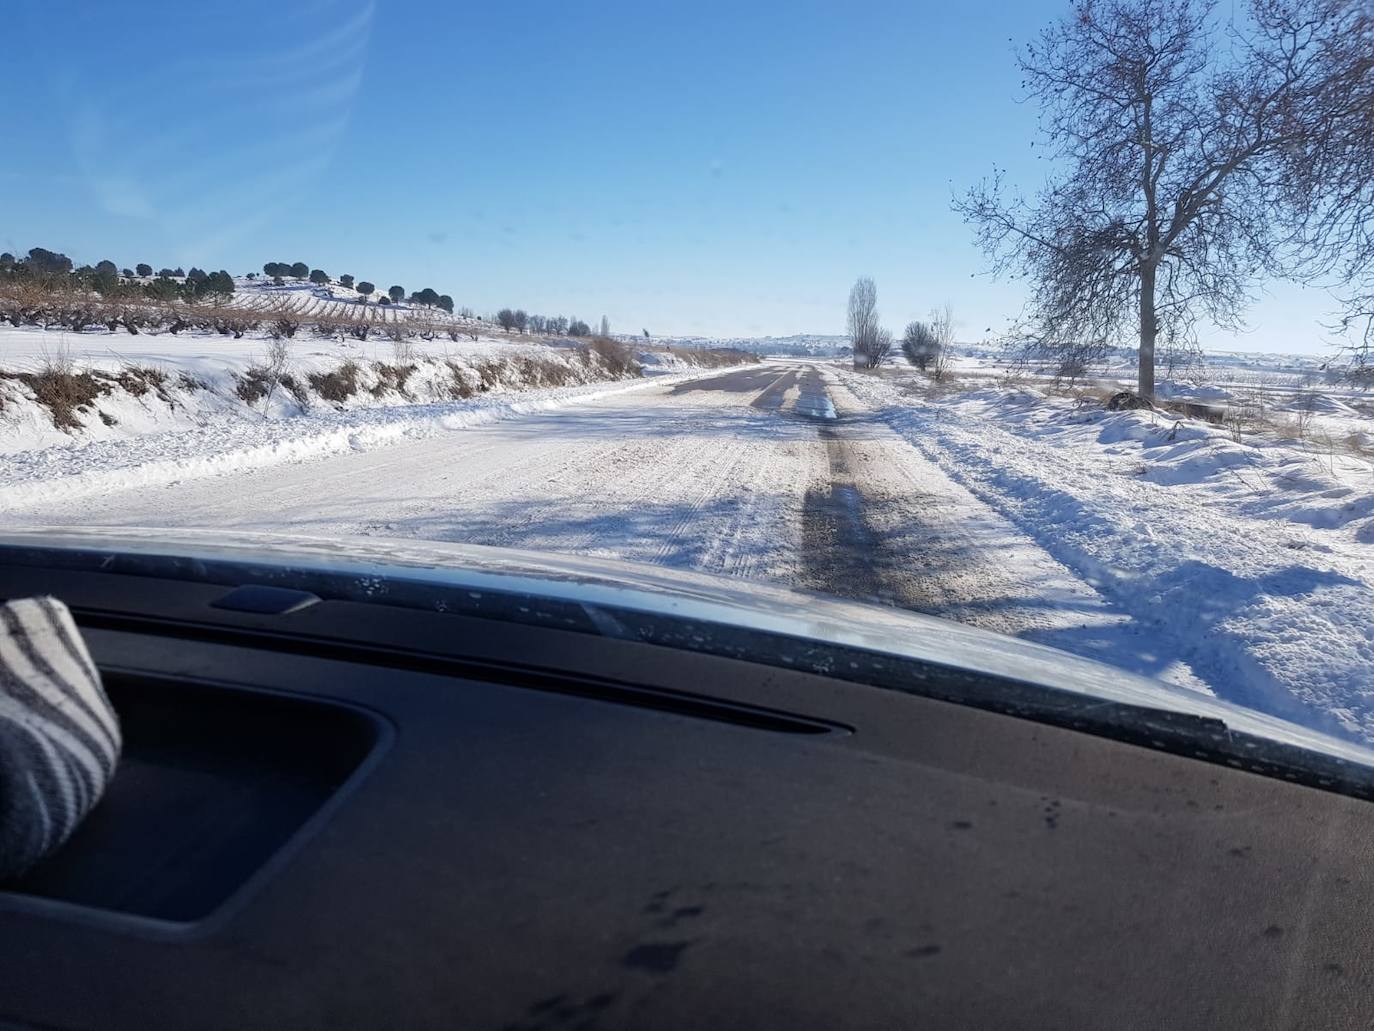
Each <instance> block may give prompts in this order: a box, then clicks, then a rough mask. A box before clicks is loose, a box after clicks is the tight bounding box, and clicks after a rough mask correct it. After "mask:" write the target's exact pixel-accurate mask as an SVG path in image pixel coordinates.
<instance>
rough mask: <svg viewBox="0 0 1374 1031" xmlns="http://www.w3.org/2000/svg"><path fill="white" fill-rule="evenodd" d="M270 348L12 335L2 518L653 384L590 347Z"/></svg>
mask: <svg viewBox="0 0 1374 1031" xmlns="http://www.w3.org/2000/svg"><path fill="white" fill-rule="evenodd" d="M116 343H118V344H122V345H124V346H126V347H129V348H130V349H129V350H127V351H124V352H123V353H116V352H115V351H113V350H112V345H114V344H116ZM130 345H137V347H138V349H137V350H134V349H133V347H131V346H130ZM268 347H269V341H267V340H266V339H263V338H258V339H250V338H245V339H243V340H231V339H229V338H224V337H217V336H208V335H203V334H202V335H195V334H189V335H183V336H180V337H172V338H168V337H160V338H156V339H152V340H149V339H145V338H143V337H139V338H130V337H114V336H113V335H112V334H108V333H102V334H99V335H96V334H71V333H48V332H44V331H42V330H28V331H18V332H16V331H8V332H4V333H0V511H9V510H16V509H21V508H23V507H25V506H28V505H32V504H35V503H41V502H51V501H53V500H59V499H68V498H78V497H81V496H83V495H88V494H90V493H92V492H102V491H108V490H113V489H116V488H119V487H129V486H140V485H142V486H146V485H151V484H156V483H169V482H174V481H178V480H185V479H195V478H199V477H204V476H211V475H219V474H222V473H228V472H234V471H238V470H243V469H250V468H260V467H263V466H267V465H275V464H278V463H282V462H298V461H305V460H309V459H313V458H319V457H323V456H326V455H331V454H338V453H341V452H345V451H356V450H369V449H372V448H376V447H381V446H384V445H386V444H388V443H391V442H393V441H396V440H398V439H401V438H417V437H425V436H430V435H433V434H436V433H442V432H447V431H449V430H454V429H461V428H464V427H467V426H473V425H477V424H480V423H486V422H491V421H493V420H497V419H505V418H510V417H513V416H517V415H522V414H526V413H528V412H532V411H538V410H542V409H546V408H550V407H556V406H559V405H565V404H570V403H574V402H578V401H585V400H589V399H591V398H594V397H600V396H603V395H605V394H607V393H611V392H616V391H619V390H627V389H635V388H637V387H640V386H644V385H647V384H646V381H645V380H642V379H639V378H638V377H635V378H633V379H629V378H628V376H626V377H625V379H624V381H617V379H616V377H615V375H614V372H615V371H616V370H613V369H611V368H609V367H608V366H607V365H606V362H605V359H604V358H602V357H601V356H600V355H598V354H597V353H596V352H595V351H594V350H591V349H584V348H572V347H557V346H543V345H530V344H514V345H512V344H506V343H504V342H502V341H499V340H492V339H479V340H477V341H469V340H464V341H462V342H460V343H458V344H456V345H454V344H450V342H448V341H445V342H444V343H443V344H442V345H438V344H428V345H424V344H422V345H417V350H418V349H420V348H423V347H431V348H433V350H430V351H429V352H428V353H420V354H417V355H406V356H405V357H401V358H398V357H397V356H396V355H395V354H394V353H392V350H391V346H390V345H389V344H382V343H377V342H372V343H370V344H369V345H366V346H364V345H360V344H357V343H344V342H340V341H337V340H299V339H298V340H293V341H291V342H289V346H288V359H287V361H286V363H285V365H284V366H283V367H281V368H280V369H277V370H276V371H275V372H271V373H269V371H268V369H267V366H268V364H269V362H268V358H267V354H266V352H267V349H268ZM53 368H57V369H58V370H60V371H61V373H62V375H64V376H69V377H75V379H76V380H79V381H81V382H82V383H83V384H84V385H83V390H84V391H85V393H84V394H83V395H82V396H81V397H80V398H78V399H77V400H76V401H75V402H73V403H71V404H65V403H64V404H63V405H59V404H58V403H56V402H55V401H54V400H53V399H52V397H51V396H49V394H48V393H45V389H44V386H43V384H42V382H40V380H39V379H38V378H36V377H38V376H40V375H42V374H43V373H42V370H44V369H49V370H51V369H53ZM674 368H675V370H678V371H676V372H675V373H671V372H670V373H669V374H668V377H667V378H668V379H669V380H671V379H673V378H682V379H687V378H691V377H692V376H693V375H699V374H700V371H701V370H700V369H696V368H694V367H693V366H692V365H691V363H690V360H689V359H679V361H678V363H677V364H676V366H675V367H674ZM663 381H664V377H662V376H660V377H657V382H660V383H661V382H663ZM61 382H66V381H59V383H61Z"/></svg>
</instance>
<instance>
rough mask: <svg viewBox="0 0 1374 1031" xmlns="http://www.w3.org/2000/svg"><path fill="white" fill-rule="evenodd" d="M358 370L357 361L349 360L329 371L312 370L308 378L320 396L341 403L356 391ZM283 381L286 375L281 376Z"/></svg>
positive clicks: (283, 381)
mask: <svg viewBox="0 0 1374 1031" xmlns="http://www.w3.org/2000/svg"><path fill="white" fill-rule="evenodd" d="M358 372H359V369H358V365H357V363H356V362H351V361H349V362H344V363H343V364H342V365H340V366H339V367H338V368H337V369H333V370H331V371H329V372H312V373H311V374H310V375H309V377H308V379H309V380H310V385H311V386H312V387H313V388H314V389H315V393H317V394H319V395H320V397H322V398H324V399H325V400H326V401H331V402H333V403H335V404H342V403H343V402H344V401H347V400H348V399H349V398H350V397H352V396H353V395H354V394H356V393H357V392H358ZM285 382H286V377H282V383H283V384H284V383H285ZM288 389H289V388H288ZM298 400H299V399H298Z"/></svg>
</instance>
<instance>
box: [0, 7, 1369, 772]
mask: <svg viewBox="0 0 1374 1031" xmlns="http://www.w3.org/2000/svg"><path fill="white" fill-rule="evenodd" d="M155 6H156V5H155ZM9 16H10V19H11V21H14V22H16V25H15V26H14V31H15V32H16V33H17V35H16V38H23V39H25V40H28V41H30V45H26V46H25V47H23V48H19V49H16V50H15V51H14V52H13V53H12V54H11V55H10V57H11V60H10V67H9V72H10V79H11V81H12V82H16V83H23V98H24V103H23V104H21V105H20V104H15V105H10V106H9V109H8V110H7V114H6V128H7V130H8V131H7V132H6V133H5V137H6V157H5V160H4V163H3V165H2V166H0V176H3V179H4V182H5V190H4V193H3V199H0V212H2V213H3V218H0V250H3V252H4V253H3V254H0V523H2V524H3V528H4V529H16V528H21V527H35V526H36V527H54V528H79V529H83V530H89V529H91V528H95V527H103V528H115V529H120V530H126V529H129V528H153V529H154V530H162V531H166V532H168V533H173V532H179V531H187V530H193V531H196V532H197V533H199V534H201V535H202V536H205V535H208V536H209V537H210V538H211V539H213V538H214V537H215V535H217V534H218V535H222V536H223V538H224V539H225V540H229V539H231V538H232V539H235V540H237V539H241V537H242V535H243V534H249V533H266V534H275V535H282V534H285V535H294V536H300V537H308V538H315V539H320V540H325V541H328V542H331V546H334V547H338V548H341V549H344V550H346V549H347V545H348V543H349V542H359V541H365V542H368V543H367V552H366V553H367V555H368V556H370V558H372V559H375V558H376V556H377V555H378V554H379V552H380V553H383V554H384V553H385V552H386V551H387V549H393V550H396V551H398V552H399V551H402V550H404V548H403V545H401V544H390V543H387V542H392V541H401V542H405V544H407V545H409V544H415V543H416V542H445V543H452V544H460V545H480V546H491V547H499V548H517V549H523V550H531V551H537V552H547V553H554V554H560V555H570V556H577V557H578V558H579V560H580V561H584V562H586V561H589V562H600V563H603V564H604V568H606V569H607V570H610V572H608V573H607V574H606V576H607V577H608V578H611V579H614V577H615V575H616V574H615V573H614V571H613V570H614V567H612V566H611V565H609V563H611V562H612V561H615V560H629V561H632V562H638V563H646V564H649V565H651V566H654V567H658V571H659V572H660V573H663V574H664V575H674V574H679V575H682V574H703V573H704V574H715V575H718V576H722V577H726V578H731V579H732V582H733V584H734V585H736V586H739V587H747V586H749V585H751V584H763V585H767V587H768V589H769V591H770V592H771V591H773V590H774V589H775V588H779V587H781V588H789V589H793V590H795V591H797V592H799V593H797V594H795V595H792V596H789V600H788V601H787V602H786V605H791V606H793V607H794V609H795V611H796V612H797V613H800V614H803V615H804V614H805V613H806V612H807V611H808V605H809V604H810V602H809V601H808V599H809V598H810V597H811V593H815V594H824V595H831V596H838V597H840V598H843V599H847V600H850V601H858V602H865V603H871V604H872V605H875V606H879V607H881V608H884V609H887V610H893V611H909V612H914V613H921V614H925V615H933V616H937V617H941V618H943V619H946V620H950V621H954V622H955V623H957V624H960V625H961V627H973V628H978V629H982V630H988V631H993V632H996V633H998V634H1002V635H1007V636H1008V637H1010V638H1012V639H1019V640H1021V641H1024V642H1030V643H1033V644H1037V645H1045V646H1049V647H1051V648H1054V649H1057V650H1059V651H1060V652H1062V653H1066V654H1068V655H1071V656H1075V657H1078V658H1086V659H1092V660H1095V661H1097V662H1100V663H1104V664H1106V665H1107V666H1109V667H1111V668H1112V669H1114V670H1120V671H1125V672H1128V673H1131V674H1135V675H1139V676H1142V677H1145V678H1149V679H1152V680H1155V681H1158V682H1160V683H1162V684H1164V685H1167V686H1168V690H1166V691H1162V692H1161V694H1160V695H1159V698H1160V704H1161V705H1167V706H1170V707H1186V705H1187V699H1188V698H1190V697H1191V698H1194V699H1198V700H1199V701H1200V702H1201V701H1202V700H1204V699H1205V700H1206V702H1205V704H1203V705H1202V708H1204V709H1207V711H1211V709H1210V706H1211V704H1212V702H1213V701H1220V702H1224V703H1229V704H1232V705H1238V706H1241V707H1244V708H1247V709H1251V710H1253V711H1254V712H1255V714H1256V715H1257V716H1260V717H1263V718H1264V719H1265V720H1271V719H1272V718H1278V719H1281V720H1286V721H1289V722H1292V723H1297V724H1300V725H1301V726H1302V727H1304V728H1307V729H1310V730H1316V731H1321V732H1323V733H1326V734H1330V735H1334V736H1336V737H1338V738H1341V739H1342V740H1343V741H1344V742H1346V743H1348V744H1350V745H1353V746H1367V745H1370V744H1371V743H1374V394H1371V393H1370V388H1371V387H1374V350H1371V343H1374V331H1372V320H1374V64H1372V62H1374V19H1371V15H1370V12H1369V9H1368V6H1367V5H1365V4H1363V3H1359V2H1356V0H1350V2H1339V0H1320V2H1318V0H1300V2H1297V3H1294V4H1289V5H1273V4H1267V3H1259V2H1256V3H1254V4H1249V3H1243V4H1241V3H1238V4H1236V5H1234V7H1233V8H1225V9H1223V8H1221V7H1217V8H1213V7H1212V6H1210V5H1207V4H1203V3H1191V2H1187V0H1171V2H1169V3H1160V4H1155V3H1143V2H1135V0H1121V2H1119V3H1114V4H1079V5H1071V4H1070V3H1069V2H1068V0H1037V2H1035V3H1027V4H1017V5H1005V6H1002V7H996V8H992V9H984V8H982V7H979V6H977V5H952V6H948V5H947V6H943V7H939V8H932V9H920V8H919V7H918V6H916V5H878V6H870V7H866V8H864V9H862V10H855V9H853V7H852V6H849V7H845V6H842V5H837V4H823V5H802V6H800V7H795V8H792V7H789V8H787V9H786V10H785V11H784V10H782V9H777V8H773V7H771V6H769V5H757V6H752V7H746V8H742V7H741V5H707V6H705V7H703V6H702V5H691V6H690V7H687V6H683V7H681V8H678V9H674V10H660V9H658V8H657V5H649V6H644V5H629V4H616V3H612V4H601V5H594V6H590V7H583V6H582V5H567V4H539V5H535V6H534V7H533V8H531V7H529V6H528V5H522V6H519V7H515V6H512V5H467V4H458V5H449V4H425V5H420V6H419V7H418V8H413V9H412V8H407V9H406V10H404V11H398V10H393V9H391V8H386V7H382V6H379V5H374V4H372V3H368V2H361V0H334V2H321V3H313V4H299V5H298V4H287V5H280V4H278V5H273V6H271V7H267V6H265V5H258V4H253V3H250V4H248V5H247V7H246V8H244V9H242V10H240V11H239V13H238V14H236V15H235V16H234V17H232V18H226V17H224V12H223V11H221V10H219V9H215V10H209V9H206V10H198V9H195V8H187V7H185V6H184V5H177V6H175V7H167V8H166V9H165V10H163V11H161V13H157V12H154V11H151V10H150V11H149V12H148V13H147V14H146V15H140V17H138V18H137V19H130V17H129V15H128V12H127V11H126V10H124V9H122V8H120V7H118V6H112V5H86V4H73V3H64V2H53V3H45V4H23V5H19V7H18V9H17V10H15V11H12V12H10V15H9ZM265 25H270V31H264V26H265ZM808 592H811V593H808ZM736 597H738V596H736ZM761 597H762V595H761ZM767 598H768V602H767V604H768V606H770V607H771V608H770V611H776V607H777V606H778V605H779V604H781V603H779V602H778V601H777V598H778V596H777V595H776V594H775V593H769V594H768V595H767ZM885 617H886V614H884V618H881V619H879V618H877V617H875V625H879V626H882V627H884V628H887V629H885V630H884V632H885V633H891V634H893V635H900V634H902V633H903V632H907V633H911V634H923V635H927V636H928V635H931V634H933V633H935V632H934V631H932V630H930V629H929V627H930V625H926V624H922V625H918V624H914V623H913V624H912V625H911V627H910V628H909V629H908V630H906V631H903V629H901V627H900V625H896V624H892V623H890V622H888V621H887V620H886V618H885ZM899 643H900V642H894V647H895V646H897V645H898V644H899ZM936 643H937V644H938V641H936ZM923 647H924V645H923ZM969 647H974V646H969ZM962 654H963V653H961V655H962ZM1007 661H1012V660H1011V659H1008V660H1007ZM1044 661H1046V660H1045V659H1044V657H1043V655H1037V656H1036V657H1035V659H1034V663H1043V662H1044ZM1066 661H1068V660H1066ZM1027 662H1028V663H1029V662H1030V660H1029V659H1028V660H1027ZM1034 663H1032V665H1033V664H1034ZM1066 668H1067V667H1066ZM1088 679H1089V680H1091V677H1089V678H1088ZM1131 690H1132V691H1134V690H1136V689H1135V688H1132V689H1131ZM1256 725H1257V726H1263V725H1264V723H1263V721H1261V722H1260V723H1257V724H1256Z"/></svg>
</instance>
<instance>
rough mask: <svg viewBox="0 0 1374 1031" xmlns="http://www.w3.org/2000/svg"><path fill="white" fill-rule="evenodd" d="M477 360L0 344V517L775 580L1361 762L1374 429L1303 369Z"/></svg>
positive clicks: (679, 356)
mask: <svg viewBox="0 0 1374 1031" xmlns="http://www.w3.org/2000/svg"><path fill="white" fill-rule="evenodd" d="M475 336H476V339H474V338H473V337H474V334H472V333H465V334H460V335H459V338H458V339H456V340H455V339H450V338H449V337H448V336H441V337H439V338H438V339H430V340H417V341H413V342H411V343H410V344H408V345H405V350H406V351H407V352H409V351H411V349H412V348H413V353H405V354H401V353H399V352H398V349H397V347H396V345H395V344H394V343H393V342H392V341H391V340H389V339H385V338H383V339H380V340H379V339H377V337H376V336H373V337H371V338H369V339H368V340H365V341H359V340H356V339H352V338H345V339H340V338H339V337H338V336H334V337H331V338H325V337H323V336H321V335H319V334H317V333H306V332H304V331H303V332H301V333H298V335H297V336H296V337H295V338H294V339H291V340H289V341H287V342H286V353H285V355H284V356H282V355H278V359H279V364H278V366H277V367H276V371H275V373H274V374H273V377H272V378H270V380H265V379H264V378H263V371H262V370H264V369H265V368H266V367H267V366H269V365H271V363H272V358H271V356H270V355H269V352H270V351H271V350H272V348H273V341H271V340H269V339H268V338H267V337H266V336H264V335H262V334H261V333H259V334H258V335H256V336H254V335H251V334H250V335H247V336H245V337H243V338H242V339H233V338H232V337H229V336H222V335H213V334H210V333H206V332H196V331H192V332H183V333H181V334H178V335H169V334H166V333H163V334H160V335H158V336H150V335H147V334H140V335H138V336H130V335H128V334H126V333H122V332H118V333H111V332H108V331H105V330H104V329H98V330H92V331H87V332H82V333H71V332H61V331H56V330H51V331H43V330H38V329H24V330H9V329H3V330H0V519H4V520H6V521H8V522H10V523H12V524H14V523H24V524H55V525H59V524H68V525H69V524H73V523H75V524H79V525H86V526H95V525H125V526H133V525H153V526H182V527H199V528H207V527H220V528H225V529H229V528H234V529H251V530H258V531H263V530H265V531H275V532H289V533H304V534H315V535H320V536H326V537H330V538H336V537H338V536H341V535H361V536H374V535H375V536H387V537H412V538H419V539H440V540H458V541H466V542H470V543H482V544H495V545H503V546H519V547H532V548H541V549H553V550H563V551H571V552H579V553H586V554H594V555H601V554H604V555H614V556H619V557H625V558H631V559H640V560H644V561H650V562H656V563H660V564H664V565H668V566H673V567H677V568H683V569H694V570H702V571H707V572H716V573H724V574H728V575H735V576H744V577H750V578H765V579H770V580H774V581H778V582H782V583H785V584H789V585H792V586H797V587H803V588H808V589H813V590H820V591H825V592H829V593H839V594H845V595H847V596H850V597H858V598H863V599H867V600H874V601H877V602H879V603H881V604H888V605H897V606H902V607H908V608H913V609H918V610H922V611H928V612H934V613H937V614H942V615H946V616H948V617H951V618H955V619H958V620H961V621H964V622H968V623H971V624H975V625H978V626H981V627H985V628H988V629H994V630H998V631H1001V632H1005V633H1011V634H1015V635H1019V636H1022V637H1025V638H1028V639H1032V640H1036V641H1038V642H1041V643H1045V644H1050V645H1052V646H1056V647H1060V648H1063V649H1066V650H1068V651H1073V652H1075V653H1078V654H1082V655H1086V656H1089V657H1093V658H1097V659H1099V660H1102V661H1106V662H1109V663H1113V664H1115V665H1118V666H1121V667H1123V668H1127V669H1130V670H1132V671H1133V672H1138V673H1146V674H1149V675H1153V676H1156V677H1159V678H1161V679H1164V680H1168V681H1171V682H1172V683H1173V684H1175V685H1178V686H1182V687H1185V688H1189V689H1191V690H1194V691H1202V692H1209V693H1214V694H1216V695H1218V696H1220V697H1222V698H1225V699H1227V700H1230V701H1234V702H1238V703H1240V704H1243V705H1246V706H1250V707H1253V708H1255V709H1258V710H1260V711H1263V712H1265V713H1268V714H1271V715H1276V716H1281V717H1285V718H1288V719H1292V720H1294V721H1295V722H1299V723H1303V724H1306V725H1308V726H1313V727H1316V728H1319V729H1323V730H1328V731H1331V730H1334V731H1336V732H1338V733H1342V734H1344V735H1346V736H1349V737H1351V738H1354V739H1357V740H1361V741H1363V742H1366V743H1371V742H1374V547H1371V545H1374V461H1372V460H1371V459H1372V457H1374V456H1371V453H1370V448H1369V445H1370V443H1371V433H1372V432H1374V421H1372V420H1371V407H1370V404H1369V400H1368V399H1367V398H1366V397H1365V396H1364V395H1361V394H1360V393H1359V392H1358V391H1354V390H1350V389H1348V388H1346V387H1343V386H1341V385H1338V384H1329V383H1325V382H1323V380H1322V377H1320V376H1319V375H1316V374H1315V373H1314V372H1313V371H1312V370H1310V369H1304V368H1302V367H1300V365H1297V367H1292V368H1289V367H1287V366H1285V365H1284V363H1283V362H1282V361H1278V360H1276V361H1275V362H1274V366H1275V367H1274V368H1271V369H1269V370H1267V371H1266V370H1265V369H1262V368H1255V367H1242V365H1241V364H1240V363H1233V364H1231V365H1228V366H1226V367H1225V369H1224V375H1219V376H1217V377H1214V379H1213V380H1212V381H1209V382H1202V381H1198V380H1194V381H1192V382H1186V383H1185V382H1177V383H1166V384H1165V385H1164V389H1163V390H1162V391H1161V394H1162V395H1163V396H1165V397H1169V398H1173V399H1179V398H1183V399H1186V400H1188V401H1189V402H1196V403H1197V404H1199V405H1202V406H1204V407H1201V408H1197V409H1196V410H1187V411H1181V410H1169V411H1165V410H1161V411H1133V412H1109V411H1107V410H1106V409H1105V408H1104V406H1103V404H1102V402H1101V398H1102V397H1103V396H1105V393H1106V392H1108V391H1110V389H1112V388H1114V387H1115V386H1116V385H1117V382H1118V381H1117V380H1115V379H1113V378H1112V377H1111V376H1108V377H1107V379H1106V380H1105V381H1104V382H1102V383H1101V384H1099V385H1098V386H1097V388H1096V389H1089V390H1086V391H1082V392H1081V393H1080V394H1079V396H1077V397H1075V396H1069V395H1066V394H1064V393H1062V392H1058V391H1055V390H1053V389H1051V385H1050V383H1049V381H1048V380H1047V379H1045V378H1043V377H1035V376H1026V375H1024V374H1023V373H1018V374H1016V375H1015V376H1013V375H1010V374H1009V372H1008V370H1006V369H1005V368H1000V367H998V365H997V363H996V362H995V361H994V360H992V359H989V358H987V357H985V356H978V355H965V356H963V357H961V358H960V360H959V361H958V362H957V363H956V373H955V380H954V382H953V383H951V384H942V385H939V386H938V387H935V388H932V386H931V384H930V383H929V382H928V381H926V380H925V379H924V377H922V376H920V375H919V374H917V373H915V372H914V371H912V370H909V369H905V368H900V367H890V368H888V369H884V370H883V371H882V372H880V373H876V374H872V373H857V372H854V371H852V370H851V369H849V368H848V367H847V366H846V365H845V364H844V363H843V362H836V361H834V360H832V359H830V358H826V357H822V356H821V355H819V354H816V355H815V356H813V357H811V358H810V359H809V360H798V359H789V360H787V361H776V362H769V363H764V364H755V365H752V366H745V367H742V368H738V369H733V370H726V371H716V370H711V369H703V368H700V367H698V365H697V364H696V363H697V362H699V361H701V360H702V359H701V358H700V356H693V355H692V354H691V353H690V352H684V351H674V350H665V349H659V350H652V351H642V352H641V353H640V354H639V360H640V361H641V363H642V364H643V365H644V367H645V371H646V376H644V377H639V376H630V377H628V378H617V376H623V373H617V372H616V370H615V369H613V368H612V367H611V366H608V365H607V364H606V362H607V361H608V360H609V359H607V358H606V357H605V356H604V355H600V354H598V353H597V352H595V351H593V350H589V349H587V348H583V347H574V346H555V345H549V344H538V343H534V342H530V341H524V342H522V341H515V340H512V339H510V338H506V337H504V335H491V334H489V333H486V332H485V331H478V332H477V333H476V334H475ZM799 346H800V343H799ZM804 349H805V348H804ZM1291 364H1296V363H1291ZM52 369H60V370H65V372H66V374H68V375H74V376H78V377H79V376H80V375H82V374H85V373H89V374H90V377H91V378H90V380H89V382H88V383H87V386H88V387H90V392H89V396H87V397H85V398H84V399H79V400H81V403H80V404H78V405H76V406H75V407H74V408H73V409H72V417H73V419H74V423H71V422H69V423H68V424H66V425H61V426H60V425H58V424H57V423H58V422H60V421H61V420H60V419H58V418H57V409H56V408H54V407H53V404H52V402H51V401H50V400H49V401H45V400H43V398H41V397H40V386H41V385H40V384H39V382H38V380H36V379H35V378H34V377H35V376H36V375H42V374H43V373H44V371H45V370H49V371H50V370H52ZM1123 371H1124V370H1123ZM255 377H257V378H256V380H255ZM254 383H256V384H257V386H258V388H260V389H258V390H257V391H256V392H255V390H253V389H245V388H246V386H247V387H251V386H253V384H254ZM1209 419H1213V420H1216V421H1209Z"/></svg>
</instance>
